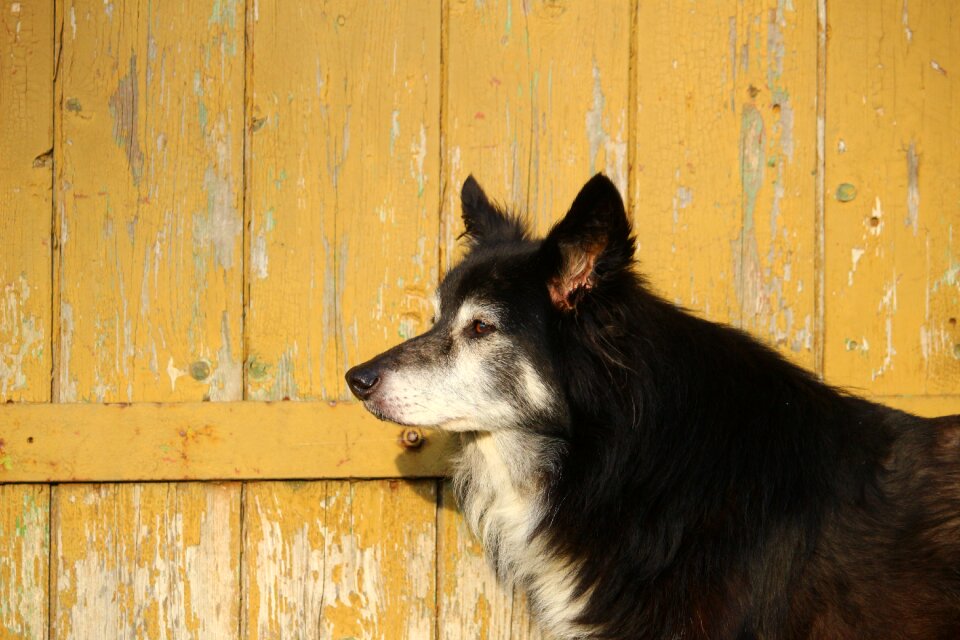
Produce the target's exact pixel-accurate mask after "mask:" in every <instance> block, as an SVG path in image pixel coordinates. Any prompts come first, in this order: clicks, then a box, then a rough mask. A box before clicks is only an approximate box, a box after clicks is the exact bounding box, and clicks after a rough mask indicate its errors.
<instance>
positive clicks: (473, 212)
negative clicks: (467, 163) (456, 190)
mask: <svg viewBox="0 0 960 640" xmlns="http://www.w3.org/2000/svg"><path fill="white" fill-rule="evenodd" d="M460 203H461V205H462V206H463V224H464V227H466V231H464V232H463V235H464V237H466V238H467V239H468V240H469V241H470V244H471V245H474V246H476V245H480V244H485V243H488V242H502V241H505V240H522V239H523V238H525V237H526V231H525V230H524V228H523V225H521V224H520V221H519V220H517V219H516V218H513V217H511V216H508V215H506V214H504V213H503V212H502V211H501V210H500V209H498V208H497V207H496V206H494V205H493V204H491V203H490V200H489V199H487V194H485V193H484V192H483V189H481V188H480V184H479V183H477V181H476V180H475V179H474V177H473V176H472V175H470V176H467V179H466V180H464V182H463V189H461V190H460Z"/></svg>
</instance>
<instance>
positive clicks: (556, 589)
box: [454, 433, 586, 638]
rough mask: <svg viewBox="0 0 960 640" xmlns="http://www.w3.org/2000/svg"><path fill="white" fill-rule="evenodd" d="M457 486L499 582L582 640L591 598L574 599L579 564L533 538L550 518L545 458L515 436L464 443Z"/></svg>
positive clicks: (550, 623)
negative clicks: (581, 621) (540, 478)
mask: <svg viewBox="0 0 960 640" xmlns="http://www.w3.org/2000/svg"><path fill="white" fill-rule="evenodd" d="M464 444H465V446H464V451H463V454H462V456H461V459H460V461H459V464H458V468H457V472H456V474H455V477H454V480H455V482H456V484H457V489H458V494H459V496H460V500H461V507H462V508H463V511H464V515H465V517H466V519H467V522H468V523H469V525H470V527H471V528H472V529H473V531H474V533H475V534H476V535H477V536H478V537H479V538H480V540H481V542H482V543H483V546H484V550H485V552H486V553H487V556H488V558H490V559H491V560H492V562H493V564H494V566H495V568H496V570H497V574H498V577H499V578H500V579H501V580H503V581H506V582H508V583H517V584H519V585H520V586H521V587H523V588H524V589H525V590H526V591H527V595H528V598H529V600H530V602H531V608H532V609H533V610H534V615H535V616H536V617H537V619H538V621H539V622H540V623H541V624H542V625H544V626H546V627H547V628H550V629H551V630H552V631H553V632H554V634H556V635H557V636H558V637H561V638H567V637H569V638H573V637H582V636H583V635H584V630H583V629H581V628H578V627H577V625H575V624H574V620H575V619H576V617H577V615H578V614H579V612H580V611H581V610H582V608H583V606H584V604H585V600H586V597H584V596H581V597H579V598H577V597H575V596H574V592H575V589H574V587H575V577H576V563H574V562H570V561H568V560H566V559H563V558H559V557H557V555H556V554H554V553H552V552H551V550H550V549H549V548H548V547H547V546H546V545H545V544H544V542H543V538H542V537H532V534H533V532H534V530H535V529H536V527H537V525H538V524H539V523H540V520H541V518H542V517H543V515H544V512H545V504H544V499H543V495H542V492H541V491H542V490H541V489H539V488H538V486H537V483H536V482H535V478H536V474H537V464H538V458H540V457H541V455H542V454H541V452H538V451H536V450H534V448H531V447H529V446H525V444H526V443H524V442H523V441H522V440H521V439H520V438H518V437H517V436H512V435H510V434H502V433H498V434H489V433H487V434H481V435H477V436H473V437H471V438H468V439H467V440H466V441H465V443H464Z"/></svg>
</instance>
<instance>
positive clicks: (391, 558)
mask: <svg viewBox="0 0 960 640" xmlns="http://www.w3.org/2000/svg"><path fill="white" fill-rule="evenodd" d="M436 497H437V496H436V483H435V482H434V481H432V480H425V481H417V482H401V481H396V480H390V481H363V482H323V483H254V484H250V485H248V487H247V497H246V502H245V504H246V507H245V514H246V518H247V520H246V522H247V524H246V534H245V540H244V550H245V552H244V605H243V620H244V628H243V634H244V637H250V638H288V637H298V638H350V637H353V638H391V639H392V638H397V639H398V640H399V639H404V640H420V639H422V638H432V637H434V630H435V608H434V607H435V588H434V575H435V571H436V567H435V563H436V555H435V554H436V520H435V518H436V511H435V508H436Z"/></svg>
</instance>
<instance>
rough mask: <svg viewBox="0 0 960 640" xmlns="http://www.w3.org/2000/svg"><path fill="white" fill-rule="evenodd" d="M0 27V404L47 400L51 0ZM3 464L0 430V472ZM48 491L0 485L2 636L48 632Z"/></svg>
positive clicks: (13, 7) (3, 17)
mask: <svg viewBox="0 0 960 640" xmlns="http://www.w3.org/2000/svg"><path fill="white" fill-rule="evenodd" d="M0 33H2V34H3V35H2V36H0V87H2V88H0V113H3V126H2V127H0V247H3V250H2V251H0V402H20V401H28V402H47V401H49V400H50V372H51V366H52V364H51V362H52V359H51V353H52V349H51V334H52V331H51V315H52V314H51V285H52V280H51V266H50V265H51V252H52V242H51V233H50V230H51V227H52V219H53V200H52V196H51V191H50V185H51V183H52V180H53V170H52V167H53V157H52V155H51V153H50V149H51V147H52V146H53V65H54V62H53V52H54V36H53V34H54V31H53V3H52V2H15V3H6V4H4V6H3V8H2V10H0ZM9 465H10V456H9V452H8V450H7V447H6V442H5V441H4V439H3V437H2V436H0V474H2V473H3V472H4V470H5V469H6V468H7V467H8V466H9ZM0 481H2V480H0ZM49 499H50V490H49V488H48V487H46V486H42V485H0V640H6V639H7V638H9V639H10V640H13V639H14V638H16V639H17V640H19V639H21V638H46V637H47V619H48V607H47V597H46V591H47V583H48V571H49V561H50V529H49V526H50V520H49V513H50V509H49Z"/></svg>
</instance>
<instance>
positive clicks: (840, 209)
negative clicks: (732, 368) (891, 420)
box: [824, 0, 960, 394]
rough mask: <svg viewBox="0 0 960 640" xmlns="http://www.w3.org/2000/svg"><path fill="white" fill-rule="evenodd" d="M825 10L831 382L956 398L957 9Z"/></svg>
mask: <svg viewBox="0 0 960 640" xmlns="http://www.w3.org/2000/svg"><path fill="white" fill-rule="evenodd" d="M827 10H828V14H827V20H828V25H829V28H830V41H829V43H828V53H827V74H826V75H827V86H826V109H827V111H826V113H827V118H826V135H825V138H826V139H825V144H826V262H827V270H826V336H827V342H826V346H825V355H824V357H825V368H826V373H827V378H828V379H829V380H831V381H834V382H836V383H839V384H843V385H849V386H853V387H855V388H857V389H860V390H864V391H870V392H874V393H882V394H893V393H899V394H924V393H926V394H949V393H956V392H957V391H958V390H960V326H958V319H960V236H958V234H960V207H958V203H960V165H958V164H957V140H958V135H960V104H958V102H957V95H958V94H960V84H958V82H960V81H958V77H957V73H956V72H955V70H960V29H958V25H960V5H958V4H957V3H956V2H951V1H949V0H931V1H929V2H923V3H919V2H918V3H913V2H911V3H909V4H908V3H906V2H899V1H897V2H894V1H892V0H884V1H881V2H876V3H872V4H870V5H869V6H867V5H862V6H861V5H857V4H851V3H843V2H831V3H828V4H827Z"/></svg>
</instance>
